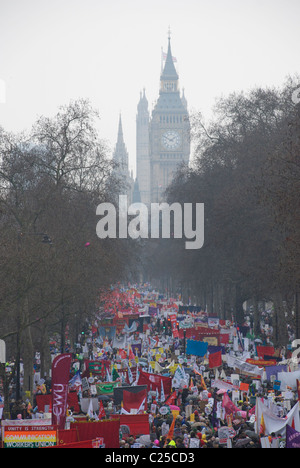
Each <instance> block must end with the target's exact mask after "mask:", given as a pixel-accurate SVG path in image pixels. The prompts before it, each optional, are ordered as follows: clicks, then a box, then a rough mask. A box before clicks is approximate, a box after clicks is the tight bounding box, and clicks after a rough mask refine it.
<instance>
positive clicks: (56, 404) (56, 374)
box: [52, 354, 72, 429]
mask: <svg viewBox="0 0 300 468" xmlns="http://www.w3.org/2000/svg"><path fill="white" fill-rule="evenodd" d="M71 362H72V355H71V354H60V355H59V356H56V358H55V359H54V360H53V363H52V424H53V425H57V426H58V429H64V428H65V422H66V415H67V398H68V389H69V378H70V367H71Z"/></svg>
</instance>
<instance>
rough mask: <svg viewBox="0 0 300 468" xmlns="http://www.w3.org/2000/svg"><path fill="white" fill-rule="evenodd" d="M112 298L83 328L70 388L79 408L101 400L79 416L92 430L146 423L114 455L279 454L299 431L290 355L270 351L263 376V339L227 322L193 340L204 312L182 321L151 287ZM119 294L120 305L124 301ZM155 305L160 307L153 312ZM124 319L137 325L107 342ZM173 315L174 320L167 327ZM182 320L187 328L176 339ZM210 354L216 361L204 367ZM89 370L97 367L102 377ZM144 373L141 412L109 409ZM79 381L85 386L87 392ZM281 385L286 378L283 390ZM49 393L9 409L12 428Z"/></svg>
mask: <svg viewBox="0 0 300 468" xmlns="http://www.w3.org/2000/svg"><path fill="white" fill-rule="evenodd" d="M112 291H113V293H114V294H113V295H111V296H110V298H109V300H108V299H107V298H106V302H105V301H103V304H104V305H103V309H104V315H103V314H102V316H101V317H100V318H99V321H98V323H96V324H92V325H91V326H90V331H89V332H88V333H86V334H85V337H84V340H83V341H82V342H81V343H80V344H79V346H78V347H77V349H76V352H74V353H73V358H74V359H73V365H72V378H70V384H69V386H70V390H73V391H74V390H75V391H76V392H77V395H78V402H79V404H81V401H83V399H84V398H85V399H91V398H96V399H97V398H98V403H99V406H98V408H97V410H92V411H90V409H89V410H85V411H83V409H82V407H81V409H80V411H79V413H84V414H86V418H87V419H88V420H90V421H94V420H101V419H104V420H105V419H109V418H112V417H114V416H117V415H121V414H124V413H126V414H129V413H132V414H147V415H148V420H149V426H148V427H147V429H148V430H146V431H145V432H144V433H135V434H132V433H131V432H130V428H128V427H124V426H120V433H119V447H120V448H151V449H159V448H166V447H167V448H174V449H183V448H261V447H264V448H269V447H276V448H277V447H284V446H286V443H287V441H286V439H287V435H286V434H287V432H286V431H287V428H288V429H290V428H291V430H293V431H298V430H300V422H299V406H298V405H299V403H298V401H299V395H298V387H297V385H295V382H294V381H293V379H296V377H298V376H297V372H299V371H298V365H295V364H294V366H293V367H292V365H291V361H289V360H288V361H285V359H286V357H287V349H281V350H276V353H275V349H273V351H274V356H275V354H276V361H275V365H274V359H275V357H274V356H273V357H272V359H273V361H272V364H273V366H270V367H268V362H267V360H268V359H269V358H270V356H265V361H264V362H265V365H266V367H264V368H262V367H260V363H261V362H262V361H261V358H260V357H259V356H257V349H258V348H257V345H258V344H259V345H260V346H261V347H262V348H263V349H264V351H265V352H268V349H270V348H272V342H271V341H270V334H265V335H264V334H261V336H260V337H259V338H257V337H256V338H257V339H255V337H253V336H251V333H250V334H249V333H248V335H246V334H244V335H243V334H241V333H239V331H238V329H237V326H236V324H235V323H233V322H232V321H229V322H226V323H221V322H220V321H219V320H218V319H217V320H216V318H214V319H213V320H212V321H211V336H209V337H208V339H205V338H204V339H202V340H193V339H191V340H190V339H188V337H187V336H190V335H188V334H187V330H188V329H189V328H188V327H190V326H191V324H192V325H193V324H194V323H195V321H194V319H195V318H196V319H198V318H199V316H200V317H201V320H202V321H204V322H205V323H204V325H205V327H204V328H201V327H200V328H201V330H202V331H203V330H204V329H206V330H207V329H208V328H207V314H206V313H205V311H202V310H201V312H200V313H199V309H196V313H194V314H193V313H190V310H193V307H191V306H189V307H187V309H188V313H186V310H185V311H184V312H183V313H182V314H181V316H180V301H175V300H172V301H171V302H170V301H168V300H166V299H165V298H164V297H163V296H161V295H159V293H157V292H154V291H150V292H149V285H145V286H143V287H142V288H139V289H138V288H129V287H128V288H125V287H124V288H123V289H122V288H119V289H118V290H117V293H116V289H114V290H112ZM122 295H123V296H122ZM124 295H125V298H126V299H125V300H126V301H127V302H126V306H125V305H124V300H123V302H122V301H121V298H122V297H123V299H124ZM112 297H114V299H112ZM116 297H117V300H116ZM158 303H160V304H163V305H162V306H161V307H158ZM125 309H126V310H125ZM150 309H151V313H150ZM130 310H131V311H132V310H134V312H135V317H136V316H137V313H139V318H140V317H142V320H141V319H140V320H139V321H138V320H127V321H126V324H125V326H124V327H123V329H120V328H119V330H117V331H115V333H114V334H111V330H112V328H113V327H108V325H107V317H114V318H116V317H117V318H118V319H119V318H120V317H121V318H123V319H124V316H125V315H126V312H128V311H130ZM128 314H129V312H128ZM174 316H175V317H176V321H174V320H171V317H174ZM129 317H130V315H129ZM180 319H181V320H183V322H184V323H185V327H186V328H183V327H182V329H183V332H182V330H181V333H179V330H180ZM105 320H106V321H105ZM103 323H106V325H103ZM115 323H117V322H115ZM201 325H202V324H201ZM221 327H222V332H224V333H227V335H226V336H227V338H228V339H227V341H226V340H225V342H224V343H222V346H220V342H217V343H216V342H215V341H214V340H216V336H214V332H215V334H216V333H217V332H219V331H220V328H221ZM114 328H115V329H116V328H118V327H114ZM245 328H247V327H245ZM249 331H250V332H251V329H250V330H249ZM264 331H265V329H264ZM246 336H248V338H247V337H246ZM124 343H126V348H124ZM209 343H213V344H211V345H209ZM134 349H135V353H134V352H133V350H134ZM216 349H217V350H218V352H216ZM220 349H221V351H220ZM273 351H272V352H273ZM193 353H195V354H193ZM215 355H218V356H217V357H218V360H217V361H215V360H211V357H212V356H215ZM246 358H247V359H246ZM84 362H85V364H84ZM86 363H92V365H93V367H88V366H87V364H86ZM95 364H96V365H97V364H99V365H101V373H99V372H98V371H97V370H95V369H96V367H95ZM104 364H105V365H104ZM280 371H281V372H282V373H280ZM141 374H143V375H144V376H145V375H147V378H148V379H149V381H148V386H147V393H146V398H145V399H144V400H143V402H142V404H141V405H139V407H137V406H135V407H134V405H133V407H132V408H128V407H127V408H125V406H124V405H123V401H118V402H117V401H116V400H115V398H114V390H113V389H114V388H119V389H120V388H121V389H122V388H123V387H124V389H125V388H126V389H128V387H130V388H131V389H132V388H133V387H138V386H143V383H145V381H142V380H141ZM124 375H126V379H125V377H124ZM83 376H86V377H87V378H86V385H85V386H84V385H83V380H82V378H83ZM279 378H280V379H281V380H282V381H283V380H284V379H287V380H286V381H287V384H284V383H282V381H279ZM156 379H158V380H156ZM159 379H160V380H159ZM163 379H167V380H168V381H170V382H171V386H170V388H169V389H168V391H167V389H165V391H164V388H163V383H162V382H164V380H163ZM288 379H290V380H288ZM299 379H300V375H299ZM151 380H152V381H153V382H154V381H159V382H160V383H161V388H159V389H158V388H157V386H156V388H155V389H153V388H152V386H151V385H150V386H149V382H151ZM296 382H297V383H298V378H297V379H296ZM97 385H100V387H101V385H102V387H101V389H103V388H104V387H103V386H105V391H106V394H105V395H103V394H101V392H100V395H99V393H98V391H97V388H100V387H97ZM144 387H145V385H144ZM130 388H129V390H130ZM47 389H48V390H47ZM49 389H51V381H50V380H48V381H43V380H41V381H40V382H39V385H37V387H36V390H35V399H34V401H33V405H32V406H31V405H28V402H27V404H26V403H24V402H15V403H14V404H12V405H11V413H12V419H13V418H19V417H20V418H22V419H25V418H30V417H31V416H32V414H34V413H36V412H37V411H38V409H37V400H36V398H37V397H38V395H39V394H41V393H48V392H49ZM18 405H19V406H18ZM74 418H76V410H75V409H74V408H72V407H69V408H68V418H67V421H68V422H70V421H73V420H74ZM295 433H296V432H295Z"/></svg>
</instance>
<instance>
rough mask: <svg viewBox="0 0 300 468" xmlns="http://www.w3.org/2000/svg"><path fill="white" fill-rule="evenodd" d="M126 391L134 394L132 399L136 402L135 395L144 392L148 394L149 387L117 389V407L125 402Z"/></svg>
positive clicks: (115, 393) (115, 400) (115, 389)
mask: <svg viewBox="0 0 300 468" xmlns="http://www.w3.org/2000/svg"><path fill="white" fill-rule="evenodd" d="M124 391H126V392H130V393H131V394H132V399H133V400H134V398H135V395H137V394H139V393H142V392H146V393H147V385H135V386H134V387H131V386H129V385H128V386H127V387H115V388H114V396H113V398H114V402H115V404H116V405H120V404H121V403H122V401H123V402H124Z"/></svg>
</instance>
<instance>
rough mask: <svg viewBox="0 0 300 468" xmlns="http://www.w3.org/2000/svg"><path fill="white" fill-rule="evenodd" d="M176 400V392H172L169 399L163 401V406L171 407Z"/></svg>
mask: <svg viewBox="0 0 300 468" xmlns="http://www.w3.org/2000/svg"><path fill="white" fill-rule="evenodd" d="M175 400H176V391H175V392H173V393H172V394H171V395H170V396H169V398H168V399H167V400H166V401H165V405H173V404H174V402H175Z"/></svg>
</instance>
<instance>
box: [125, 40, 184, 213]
mask: <svg viewBox="0 0 300 468" xmlns="http://www.w3.org/2000/svg"><path fill="white" fill-rule="evenodd" d="M178 80H179V77H178V74H177V71H176V68H175V65H174V58H173V57H172V52H171V39H170V34H169V37H168V52H167V54H166V58H165V61H164V66H163V67H162V72H161V76H160V90H159V97H158V100H157V102H156V104H155V106H154V108H153V110H152V113H151V116H150V112H149V109H148V101H147V98H146V94H145V90H144V91H143V92H142V93H141V95H140V100H139V103H138V106H137V115H136V181H135V184H133V180H132V179H131V183H129V186H131V190H130V189H129V193H130V194H131V196H130V197H129V198H130V199H131V200H132V201H133V202H142V203H144V204H146V205H148V206H149V205H150V203H154V202H162V201H163V200H164V192H165V190H166V188H167V187H168V185H169V184H170V183H171V181H172V178H173V175H174V172H175V171H176V169H177V168H178V165H179V164H180V163H182V162H184V163H186V164H188V162H189V157H190V122H189V114H188V110H187V102H186V99H185V96H184V92H183V93H182V95H181V96H180V89H179V81H178ZM119 133H120V130H119ZM124 159H125V160H126V161H127V160H128V157H127V156H126V158H124Z"/></svg>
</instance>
